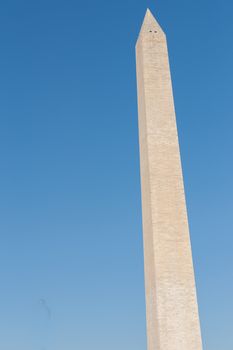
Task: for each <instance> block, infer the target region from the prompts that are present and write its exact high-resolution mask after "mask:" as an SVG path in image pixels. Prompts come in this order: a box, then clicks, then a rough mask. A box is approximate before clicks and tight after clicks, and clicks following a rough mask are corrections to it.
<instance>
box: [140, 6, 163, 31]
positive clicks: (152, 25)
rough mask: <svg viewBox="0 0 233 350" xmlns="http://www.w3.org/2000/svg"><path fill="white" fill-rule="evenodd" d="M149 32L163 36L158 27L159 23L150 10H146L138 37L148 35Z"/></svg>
mask: <svg viewBox="0 0 233 350" xmlns="http://www.w3.org/2000/svg"><path fill="white" fill-rule="evenodd" d="M150 31H152V32H156V33H157V32H158V33H163V34H164V32H163V30H162V28H161V27H160V25H159V23H158V22H157V20H156V19H155V17H154V15H153V14H152V12H151V10H150V9H149V8H147V10H146V14H145V17H144V20H143V24H142V27H141V31H140V34H139V36H140V35H141V34H145V33H148V32H150Z"/></svg>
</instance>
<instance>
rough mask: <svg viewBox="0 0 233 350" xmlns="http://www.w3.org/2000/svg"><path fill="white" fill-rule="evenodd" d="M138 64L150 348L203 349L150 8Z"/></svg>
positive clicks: (161, 44) (164, 71)
mask: <svg viewBox="0 0 233 350" xmlns="http://www.w3.org/2000/svg"><path fill="white" fill-rule="evenodd" d="M136 62H137V87H138V119H139V143H140V172H141V192H142V216H143V242H144V265H145V290H146V318H147V345H148V350H201V349H202V341H201V332H200V324H199V315H198V307H197V298H196V287H195V279H194V271H193V262H192V252H191V245H190V238H189V227H188V219H187V212H186V204H185V194H184V187H183V178H182V168H181V162H180V151H179V142H178V136H177V128H176V116H175V110H174V102H173V94H172V85H171V77H170V68H169V61H168V52H167V44H166V36H165V34H164V32H163V30H162V29H161V27H160V26H159V24H158V23H157V21H156V20H155V18H154V17H153V15H152V14H151V12H150V11H149V10H147V13H146V16H145V19H144V22H143V25H142V28H141V32H140V34H139V38H138V41H137V45H136Z"/></svg>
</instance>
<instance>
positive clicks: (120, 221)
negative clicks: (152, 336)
mask: <svg viewBox="0 0 233 350" xmlns="http://www.w3.org/2000/svg"><path fill="white" fill-rule="evenodd" d="M146 7H150V8H151V10H152V12H153V13H154V14H155V15H156V17H157V19H158V21H159V22H160V24H161V26H162V27H163V29H164V30H165V31H166V33H167V38H168V44H169V53H170V64H171V71H172V79H173V87H174V96H175V104H176V112H177V123H178V129H179V136H180V146H181V153H182V161H183V170H184V178H185V187H186V195H187V203H188V212H189V219H190V229H191V239H192V245H193V256H194V263H195V270H196V281H197V287H198V297H199V308H200V316H201V324H202V333H203V341H204V348H205V349H206V350H207V349H208V350H219V349H221V350H232V348H233V337H232V324H233V298H232V295H233V270H232V266H233V255H232V247H233V234H232V233H233V223H232V207H233V199H232V198H233V187H232V175H233V163H232V148H233V138H232V127H233V93H232V91H233V90H232V86H233V65H232V62H233V46H232V36H233V21H232V11H233V3H232V1H230V0H225V1H224V2H222V1H216V0H212V1H210V0H206V1H201V0H196V1H187V0H186V1H184V0H183V1H182V0H177V1H174V0H157V1H149V0H148V1H143V0H141V1H135V0H134V1H133V0H124V1H123V0H119V1H115V2H114V1H106V0H99V1H79V0H76V1H72V0H56V1H54V0H46V1H45V0H41V1H29V0H22V1H16V0H11V1H7V2H2V3H1V5H0V46H1V55H0V76H1V79H0V100H1V103H0V213H1V220H0V279H1V288H0V314H1V317H0V349H4V350H64V349H69V350H77V349H82V350H86V349H87V350H89V349H101V350H109V349H111V350H119V349H121V350H126V349H127V350H128V349H134V350H146V336H145V302H144V285H143V283H144V281H143V252H142V229H141V204H140V178H139V155H138V130H137V100H136V81H135V56H134V46H135V42H136V38H137V35H138V32H139V29H140V25H141V23H142V19H143V17H144V13H145V11H146Z"/></svg>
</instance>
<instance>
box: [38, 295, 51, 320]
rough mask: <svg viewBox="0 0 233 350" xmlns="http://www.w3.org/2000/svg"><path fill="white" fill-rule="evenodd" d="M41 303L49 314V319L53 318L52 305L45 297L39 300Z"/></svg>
mask: <svg viewBox="0 0 233 350" xmlns="http://www.w3.org/2000/svg"><path fill="white" fill-rule="evenodd" d="M39 304H40V305H41V307H42V308H43V309H44V310H45V312H46V314H47V316H48V319H49V320H51V317H52V313H51V309H50V307H49V306H48V304H47V302H46V300H45V299H40V300H39Z"/></svg>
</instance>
